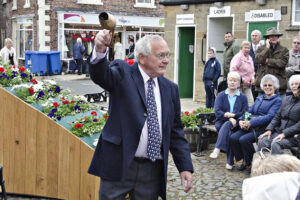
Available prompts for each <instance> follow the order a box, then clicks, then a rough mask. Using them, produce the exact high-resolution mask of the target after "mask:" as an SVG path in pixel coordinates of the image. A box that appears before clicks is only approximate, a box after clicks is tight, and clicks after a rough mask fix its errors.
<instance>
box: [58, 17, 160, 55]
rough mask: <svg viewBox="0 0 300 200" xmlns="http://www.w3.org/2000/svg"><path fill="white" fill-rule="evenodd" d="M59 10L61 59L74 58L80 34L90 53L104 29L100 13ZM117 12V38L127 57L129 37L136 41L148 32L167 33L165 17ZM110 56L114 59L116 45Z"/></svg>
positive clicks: (115, 35)
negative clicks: (74, 49)
mask: <svg viewBox="0 0 300 200" xmlns="http://www.w3.org/2000/svg"><path fill="white" fill-rule="evenodd" d="M57 14H58V50H59V51H60V52H61V59H62V60H70V59H72V56H73V45H74V44H75V43H76V40H77V38H78V37H80V38H81V39H82V42H83V45H84V46H85V49H86V55H89V54H90V53H91V51H92V49H93V47H94V39H95V36H96V34H97V32H98V31H99V30H101V27H100V25H99V17H98V16H99V14H96V13H69V12H68V13H66V12H58V13H57ZM113 15H114V17H115V19H116V29H115V31H114V39H115V38H116V37H119V38H120V41H121V44H122V53H123V58H125V56H126V55H127V54H128V47H129V44H128V39H129V38H132V39H134V41H135V42H136V41H137V40H138V39H139V38H140V37H142V36H143V35H145V34H154V33H155V34H161V35H163V34H164V32H163V30H164V18H162V17H145V16H125V15H118V14H113ZM109 58H110V59H111V60H112V59H113V49H111V50H110V53H109Z"/></svg>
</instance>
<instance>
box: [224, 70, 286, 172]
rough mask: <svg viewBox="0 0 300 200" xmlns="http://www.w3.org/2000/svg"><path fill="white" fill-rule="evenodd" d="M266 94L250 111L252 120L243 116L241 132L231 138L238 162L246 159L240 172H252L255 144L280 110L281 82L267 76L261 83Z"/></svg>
mask: <svg viewBox="0 0 300 200" xmlns="http://www.w3.org/2000/svg"><path fill="white" fill-rule="evenodd" d="M260 87H261V90H262V91H264V94H262V95H260V96H259V97H257V98H256V101H255V103H254V104H253V106H252V107H251V108H250V109H249V111H248V112H249V114H251V119H250V120H248V119H245V117H244V116H242V117H241V118H240V119H239V126H240V128H241V129H240V130H238V131H237V132H235V133H233V134H232V135H231V136H230V148H231V149H232V152H233V154H234V158H235V160H236V161H239V160H241V159H244V162H243V164H242V165H241V166H240V167H239V168H238V169H239V170H244V169H247V171H249V172H250V169H251V163H252V158H253V154H254V153H255V150H254V147H253V144H252V143H254V142H255V141H256V140H257V137H258V136H259V135H261V134H262V133H263V132H264V131H265V128H266V127H267V125H268V124H269V123H270V122H271V120H272V119H273V117H274V116H275V114H276V113H277V111H278V110H279V108H280V105H281V98H280V94H279V92H278V89H279V80H278V79H277V78H276V77H275V76H273V75H271V74H267V75H265V76H264V77H263V78H262V80H261V83H260Z"/></svg>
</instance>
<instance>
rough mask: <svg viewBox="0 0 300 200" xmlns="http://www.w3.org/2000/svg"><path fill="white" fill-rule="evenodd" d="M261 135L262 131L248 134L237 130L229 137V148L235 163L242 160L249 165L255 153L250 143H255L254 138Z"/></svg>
mask: <svg viewBox="0 0 300 200" xmlns="http://www.w3.org/2000/svg"><path fill="white" fill-rule="evenodd" d="M262 133H263V130H257V131H251V130H250V131H249V132H246V131H243V130H238V131H237V132H235V133H233V134H232V135H231V136H230V148H231V150H232V153H233V156H234V157H235V160H236V161H239V160H241V159H244V160H245V163H246V165H251V163H252V159H253V155H254V153H255V149H254V147H253V144H252V143H254V142H256V138H257V137H258V136H259V135H260V134H262ZM254 134H255V135H256V136H255V135H254Z"/></svg>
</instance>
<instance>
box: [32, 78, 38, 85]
mask: <svg viewBox="0 0 300 200" xmlns="http://www.w3.org/2000/svg"><path fill="white" fill-rule="evenodd" d="M30 82H31V83H33V84H37V83H38V82H37V80H35V79H34V78H33V79H31V80H30Z"/></svg>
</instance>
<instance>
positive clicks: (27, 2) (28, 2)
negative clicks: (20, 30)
mask: <svg viewBox="0 0 300 200" xmlns="http://www.w3.org/2000/svg"><path fill="white" fill-rule="evenodd" d="M23 8H30V0H25V4H24V6H23Z"/></svg>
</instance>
